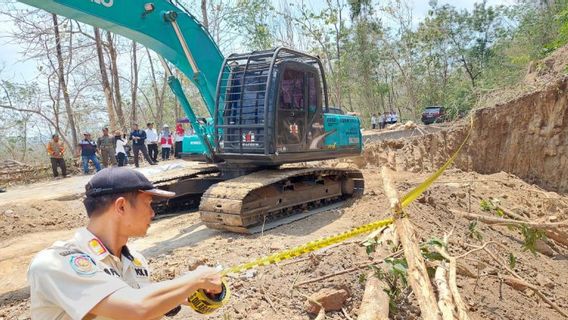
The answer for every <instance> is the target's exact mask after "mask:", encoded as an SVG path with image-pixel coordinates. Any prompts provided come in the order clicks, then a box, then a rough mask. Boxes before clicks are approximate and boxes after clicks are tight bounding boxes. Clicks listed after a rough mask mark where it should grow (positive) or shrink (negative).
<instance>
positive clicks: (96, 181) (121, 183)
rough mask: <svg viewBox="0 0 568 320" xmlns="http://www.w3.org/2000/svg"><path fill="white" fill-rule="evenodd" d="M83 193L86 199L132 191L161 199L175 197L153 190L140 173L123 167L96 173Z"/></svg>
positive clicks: (150, 183)
mask: <svg viewBox="0 0 568 320" xmlns="http://www.w3.org/2000/svg"><path fill="white" fill-rule="evenodd" d="M85 191H86V192H85V194H86V195H87V197H98V196H103V195H109V194H117V193H125V192H132V191H141V192H144V193H149V194H151V195H153V196H156V197H162V198H172V197H174V196H175V195H176V194H175V192H170V191H166V190H161V189H158V188H155V187H154V185H153V184H152V182H150V180H148V178H146V177H145V176H144V175H143V174H142V173H140V172H138V171H136V170H132V169H128V168H124V167H112V168H105V169H103V170H101V171H99V172H97V174H95V175H94V176H93V177H92V178H91V180H89V182H88V183H87V185H85Z"/></svg>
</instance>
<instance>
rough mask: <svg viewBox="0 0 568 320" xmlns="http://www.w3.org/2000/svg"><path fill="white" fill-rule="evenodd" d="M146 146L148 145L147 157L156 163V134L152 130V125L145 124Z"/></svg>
mask: <svg viewBox="0 0 568 320" xmlns="http://www.w3.org/2000/svg"><path fill="white" fill-rule="evenodd" d="M144 131H146V144H147V145H148V155H149V156H150V159H152V161H153V162H158V132H157V131H156V129H154V124H153V123H152V122H148V123H147V124H146V130H144Z"/></svg>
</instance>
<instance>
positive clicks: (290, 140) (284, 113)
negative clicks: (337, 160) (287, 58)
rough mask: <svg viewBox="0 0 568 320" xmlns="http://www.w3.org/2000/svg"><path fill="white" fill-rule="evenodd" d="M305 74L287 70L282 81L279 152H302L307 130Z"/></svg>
mask: <svg viewBox="0 0 568 320" xmlns="http://www.w3.org/2000/svg"><path fill="white" fill-rule="evenodd" d="M305 80H306V79H305V72H304V71H301V70H295V69H292V68H286V69H285V70H284V73H283V75H282V78H281V81H280V95H279V99H278V101H279V103H278V128H279V129H278V137H277V148H278V149H279V150H278V151H279V152H294V151H301V150H302V145H303V141H302V140H303V139H302V138H303V136H304V130H305V128H306V99H305V89H306V86H305Z"/></svg>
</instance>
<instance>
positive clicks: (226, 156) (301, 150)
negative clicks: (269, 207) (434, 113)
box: [214, 48, 362, 166]
mask: <svg viewBox="0 0 568 320" xmlns="http://www.w3.org/2000/svg"><path fill="white" fill-rule="evenodd" d="M223 65H224V67H223V69H222V70H221V72H220V74H219V81H218V84H217V96H216V107H215V117H214V138H215V148H216V150H215V151H216V155H217V156H218V157H219V158H221V159H223V160H225V161H227V162H230V163H231V162H233V163H244V162H246V163H247V164H253V165H256V166H278V165H280V164H283V163H290V162H301V161H313V160H324V159H332V158H337V157H342V156H349V155H358V154H360V152H361V148H362V143H361V133H360V131H359V127H360V122H359V119H358V118H357V117H354V116H348V115H338V114H326V113H327V111H328V99H327V86H326V82H325V75H324V72H323V67H322V64H321V62H320V60H319V58H317V57H314V56H311V55H308V54H305V53H301V52H297V51H294V50H291V49H287V48H277V49H273V50H267V51H257V52H252V53H248V54H234V55H231V56H229V57H228V58H226V59H225V63H224V64H223ZM345 137H347V139H345Z"/></svg>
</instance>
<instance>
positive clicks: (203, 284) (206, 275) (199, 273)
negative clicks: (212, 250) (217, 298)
mask: <svg viewBox="0 0 568 320" xmlns="http://www.w3.org/2000/svg"><path fill="white" fill-rule="evenodd" d="M190 273H191V274H193V275H194V276H195V277H196V278H197V284H198V286H199V288H200V289H203V290H205V291H207V292H208V293H213V294H218V293H221V291H222V286H221V274H220V273H219V270H217V269H216V268H212V267H208V266H199V267H197V269H195V270H193V271H191V272H190Z"/></svg>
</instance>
